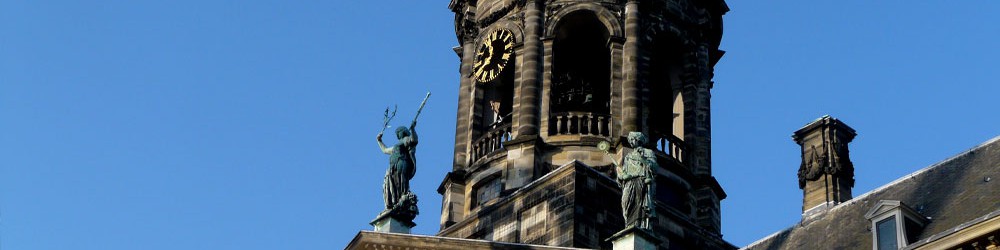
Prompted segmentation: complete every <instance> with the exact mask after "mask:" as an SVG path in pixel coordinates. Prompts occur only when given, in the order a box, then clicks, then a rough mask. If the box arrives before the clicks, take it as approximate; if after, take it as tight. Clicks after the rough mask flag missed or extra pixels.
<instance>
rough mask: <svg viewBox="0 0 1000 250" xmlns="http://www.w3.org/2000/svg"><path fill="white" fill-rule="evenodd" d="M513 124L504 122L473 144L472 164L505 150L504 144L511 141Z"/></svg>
mask: <svg viewBox="0 0 1000 250" xmlns="http://www.w3.org/2000/svg"><path fill="white" fill-rule="evenodd" d="M510 132H511V123H510V122H509V121H508V122H504V123H501V124H498V125H496V126H494V127H493V128H492V129H490V130H489V131H487V132H486V133H484V134H483V135H482V136H480V137H479V139H478V140H476V141H475V142H474V143H473V144H472V162H476V161H478V160H479V159H480V158H482V157H483V156H486V155H489V154H490V153H493V152H494V151H497V150H500V149H503V147H504V146H503V143H504V142H506V141H510V139H511V135H510Z"/></svg>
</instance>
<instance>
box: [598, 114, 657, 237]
mask: <svg viewBox="0 0 1000 250" xmlns="http://www.w3.org/2000/svg"><path fill="white" fill-rule="evenodd" d="M646 140H647V139H646V135H645V134H643V133H641V132H629V133H628V144H629V146H631V147H632V148H633V149H632V152H629V153H628V154H626V155H625V157H624V159H622V161H623V162H622V163H621V164H619V163H618V162H619V160H617V159H614V160H613V161H612V163H614V165H615V173H616V174H617V175H618V177H617V180H618V185H619V186H620V187H621V189H622V200H621V205H622V214H623V215H624V216H625V227H626V228H629V227H635V228H639V229H646V230H652V225H651V224H650V221H651V219H652V218H654V217H656V216H655V212H656V209H655V207H654V205H653V204H654V203H653V197H654V196H653V192H654V191H655V190H656V188H655V187H656V186H655V185H656V183H655V182H654V180H655V178H654V177H655V176H656V175H655V174H654V171H655V170H656V168H659V164H657V163H656V154H655V153H654V152H653V150H652V149H649V148H646V147H645V145H646ZM598 147H599V148H601V149H602V150H604V151H605V152H606V153H608V149H609V148H610V145H609V144H608V143H607V142H602V143H601V144H599V145H598ZM608 155H609V156H610V153H608Z"/></svg>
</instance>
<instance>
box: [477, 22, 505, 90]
mask: <svg viewBox="0 0 1000 250" xmlns="http://www.w3.org/2000/svg"><path fill="white" fill-rule="evenodd" d="M513 54H514V36H513V34H511V32H510V31H509V30H505V29H497V30H496V31H493V33H491V34H490V35H489V36H487V37H486V39H483V43H482V44H480V45H479V49H478V50H476V63H475V64H474V65H473V66H472V72H473V75H472V76H473V77H475V79H476V81H478V82H489V81H493V79H496V78H497V76H500V73H501V72H503V69H504V67H506V66H507V61H508V60H510V56H511V55H513Z"/></svg>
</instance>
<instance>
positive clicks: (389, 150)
mask: <svg viewBox="0 0 1000 250" xmlns="http://www.w3.org/2000/svg"><path fill="white" fill-rule="evenodd" d="M429 97H430V93H427V97H425V98H424V101H423V102H422V103H421V104H420V108H419V109H417V116H420V111H421V110H423V108H424V105H425V104H426V103H427V98H429ZM395 114H396V111H395V110H394V111H393V112H392V116H390V115H389V110H388V109H386V117H385V120H384V124H383V127H382V130H383V131H384V130H385V127H386V126H387V125H388V123H389V120H391V119H392V117H394V116H395ZM416 127H417V118H416V117H414V118H413V122H411V123H410V126H409V127H398V128H396V139H398V142H397V143H396V145H393V146H392V147H386V146H385V143H383V142H382V133H383V132H379V133H378V136H376V140H377V141H378V146H379V148H380V149H382V153H384V154H387V155H389V169H387V170H386V171H385V178H384V179H383V180H382V200H383V201H384V202H385V210H384V211H383V212H382V214H380V217H381V216H383V215H390V216H393V217H396V218H398V219H402V220H407V221H410V220H413V218H414V217H416V216H417V214H418V213H419V211H418V210H417V196H416V195H414V194H413V192H410V179H413V175H414V174H415V173H416V171H417V160H416V149H417V142H418V139H417V131H416Z"/></svg>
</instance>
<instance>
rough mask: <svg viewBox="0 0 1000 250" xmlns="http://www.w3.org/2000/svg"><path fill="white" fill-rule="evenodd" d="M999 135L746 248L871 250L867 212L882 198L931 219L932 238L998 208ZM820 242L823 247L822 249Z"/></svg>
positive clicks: (927, 231) (925, 233)
mask: <svg viewBox="0 0 1000 250" xmlns="http://www.w3.org/2000/svg"><path fill="white" fill-rule="evenodd" d="M997 197H1000V137H996V138H993V139H991V140H989V141H987V142H985V143H983V144H981V145H979V146H976V147H974V148H972V149H970V150H967V151H965V152H962V153H960V154H958V155H956V156H954V157H952V158H950V159H947V160H944V161H942V162H939V163H937V164H934V165H931V166H929V167H926V168H924V169H921V170H919V171H917V172H914V173H912V174H909V175H907V176H904V177H903V178H900V179H897V180H895V181H893V182H891V183H889V184H886V185H885V186H882V187H880V188H877V189H875V190H873V191H871V192H868V193H866V194H863V195H860V196H858V197H856V198H854V199H851V200H849V201H847V202H845V203H841V204H839V205H837V206H834V207H832V208H830V209H829V210H827V211H825V212H822V213H819V214H816V215H812V216H809V217H807V218H804V219H803V220H802V221H801V222H799V223H798V224H796V225H794V226H792V227H790V228H787V229H785V230H782V231H779V232H777V233H774V234H772V235H769V236H767V237H765V238H763V239H761V240H759V241H757V242H754V243H751V244H750V245H748V246H746V247H744V248H743V249H818V248H822V249H871V248H872V246H871V244H872V238H871V237H872V233H871V231H870V230H871V229H870V225H871V222H869V221H868V219H866V218H865V213H866V212H868V211H869V210H871V209H872V208H873V207H874V206H876V205H877V204H879V202H880V201H883V200H898V201H901V202H903V203H906V204H907V205H909V206H911V207H912V208H913V209H914V210H916V212H917V213H919V214H920V215H923V216H926V217H927V219H929V223H927V225H926V226H925V227H924V230H923V231H922V232H921V233H920V235H919V236H918V237H917V239H919V240H925V239H927V238H931V237H932V236H934V235H938V234H940V233H943V232H945V231H947V230H952V229H954V228H955V227H958V226H960V225H962V224H965V223H967V222H970V221H974V220H977V219H981V217H983V216H985V215H988V214H990V213H992V212H995V211H997V210H998V209H1000V199H998V198H997ZM820 246H821V247H820Z"/></svg>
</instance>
